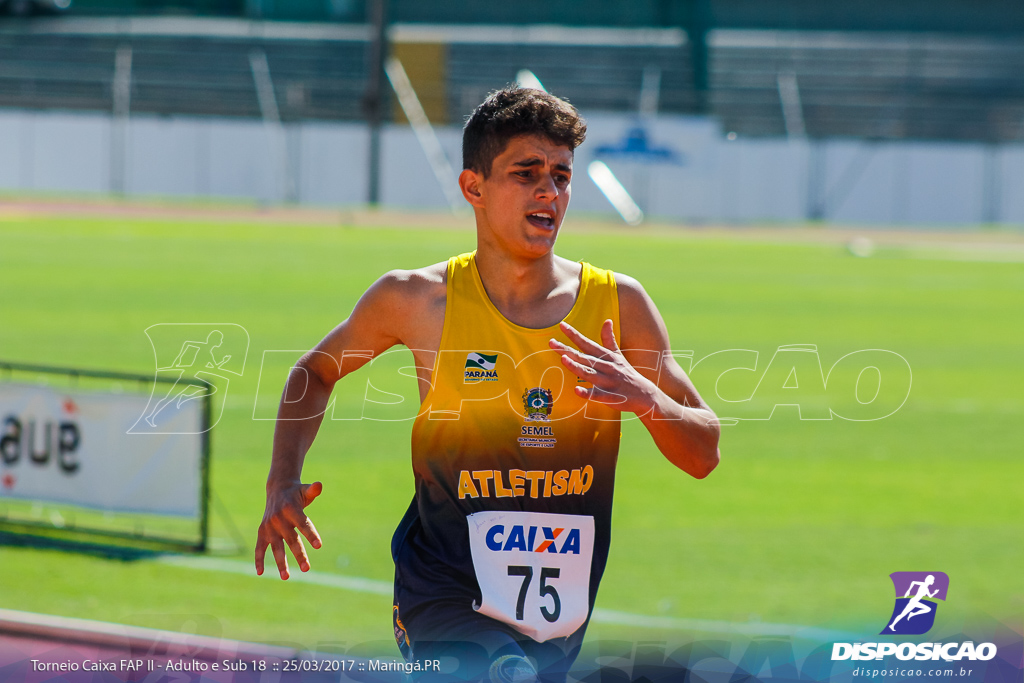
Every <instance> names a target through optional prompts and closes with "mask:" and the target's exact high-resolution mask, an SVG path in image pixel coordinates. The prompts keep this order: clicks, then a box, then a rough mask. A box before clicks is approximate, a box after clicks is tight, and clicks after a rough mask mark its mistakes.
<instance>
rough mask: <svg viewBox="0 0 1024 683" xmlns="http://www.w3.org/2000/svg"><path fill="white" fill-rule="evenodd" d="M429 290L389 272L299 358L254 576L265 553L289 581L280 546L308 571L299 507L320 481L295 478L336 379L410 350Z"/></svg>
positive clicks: (284, 407) (312, 537) (305, 526)
mask: <svg viewBox="0 0 1024 683" xmlns="http://www.w3.org/2000/svg"><path fill="white" fill-rule="evenodd" d="M425 270H426V269H425ZM428 279H429V278H428ZM430 284H431V283H430V282H428V281H426V280H425V279H424V275H423V273H422V272H421V271H412V272H409V271H393V272H391V273H388V274H386V275H384V276H383V277H382V278H380V279H379V280H377V282H375V283H374V284H373V285H372V286H371V287H370V288H369V289H368V290H366V292H365V293H364V294H363V296H362V297H361V298H360V299H359V302H358V303H357V304H356V306H355V308H354V309H353V310H352V314H351V315H350V316H349V317H348V319H347V320H345V321H344V322H342V323H341V324H340V325H338V326H337V327H335V328H334V329H333V330H331V332H330V333H329V334H328V335H327V336H326V337H324V338H323V340H322V341H321V342H320V343H319V344H317V345H316V347H315V348H313V350H311V351H309V352H308V353H306V354H305V355H303V356H302V358H301V359H300V360H299V361H298V363H296V365H295V368H294V369H293V370H292V372H291V374H289V376H288V380H287V382H286V383H285V388H284V393H283V396H282V398H281V405H280V407H279V408H278V413H277V423H276V425H275V429H274V441H273V455H272V456H271V462H270V474H269V476H268V477H267V504H266V509H265V511H264V513H263V521H262V523H261V524H260V528H259V533H258V535H257V540H256V573H257V574H262V573H263V567H264V558H265V556H266V551H267V548H268V547H269V548H270V549H271V551H272V552H273V554H274V560H275V561H276V563H277V567H278V570H279V571H280V574H281V578H282V579H287V578H288V576H289V573H288V561H287V558H286V554H285V549H284V546H285V544H287V545H288V547H289V548H291V551H292V554H293V555H294V556H295V559H296V560H297V561H298V563H299V568H300V569H301V570H302V571H308V570H309V559H308V557H307V555H306V550H305V547H304V545H303V543H302V539H301V538H300V537H299V534H298V532H301V533H302V535H303V536H305V537H306V538H307V539H308V540H309V542H310V544H312V546H313V547H314V548H319V547H320V545H321V540H320V536H319V534H318V533H317V531H316V528H315V527H314V526H313V523H312V522H311V521H310V519H309V517H307V516H306V514H305V513H304V512H303V508H305V507H306V506H307V505H309V504H310V503H312V502H313V500H314V499H315V498H316V497H317V496H318V495H319V494H320V491H321V490H322V486H321V484H320V482H314V483H313V484H303V483H302V482H301V479H300V475H301V472H302V463H303V461H304V459H305V457H306V452H307V451H309V448H310V446H312V444H313V440H314V438H315V437H316V434H317V431H318V430H319V428H320V424H321V422H322V421H323V415H324V412H325V411H326V409H327V404H328V401H329V400H330V396H331V391H332V390H333V388H334V385H335V383H337V381H338V380H340V379H341V378H342V377H344V376H345V375H347V374H348V373H350V372H353V371H354V370H357V369H359V368H360V367H362V366H363V365H365V364H366V363H368V362H369V361H370V360H371V359H372V358H373V357H375V356H376V355H378V354H380V353H383V352H384V351H386V350H387V349H389V348H391V347H392V346H394V345H396V344H399V343H409V341H408V336H409V335H408V328H409V327H410V326H415V325H416V324H417V323H419V324H420V327H421V328H422V327H424V325H423V321H422V320H418V316H419V315H422V314H423V313H424V310H425V307H424V301H423V299H426V298H427V297H428V296H429V294H430V292H429V285H430ZM442 289H443V285H442ZM426 327H427V328H429V325H426ZM296 529H297V530H298V532H297V531H296Z"/></svg>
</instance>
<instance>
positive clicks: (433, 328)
mask: <svg viewBox="0 0 1024 683" xmlns="http://www.w3.org/2000/svg"><path fill="white" fill-rule="evenodd" d="M447 273H448V263H447V261H444V262H441V263H435V264H433V265H430V266H426V267H423V268H416V269H414V270H391V271H388V272H387V273H385V274H384V275H382V276H381V277H380V278H379V279H378V280H377V281H376V282H375V283H373V285H372V286H371V287H370V289H368V290H367V292H366V294H365V295H364V298H367V299H368V300H369V301H368V303H370V305H371V307H372V308H373V309H374V314H375V315H377V316H382V317H385V318H386V323H385V324H387V326H388V327H389V328H390V330H392V331H393V337H394V339H395V340H396V341H397V342H399V343H402V344H405V345H406V346H409V347H410V348H433V347H435V346H436V345H437V344H439V343H440V330H441V328H442V327H443V326H444V309H445V303H446V301H445V298H446V289H445V285H446V279H447ZM435 338H436V340H437V341H434V340H435Z"/></svg>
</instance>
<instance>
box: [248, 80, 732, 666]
mask: <svg viewBox="0 0 1024 683" xmlns="http://www.w3.org/2000/svg"><path fill="white" fill-rule="evenodd" d="M585 135H586V125H585V123H584V122H583V120H582V119H581V118H580V117H579V115H578V114H577V112H576V110H575V108H573V107H572V106H571V105H569V104H568V103H567V102H565V101H563V100H560V99H558V98H556V97H553V96H551V95H549V94H547V93H545V92H542V91H539V90H531V89H521V88H507V89H505V90H501V91H498V92H496V93H494V94H492V95H491V96H490V97H488V98H487V100H486V101H485V102H484V103H483V104H481V105H480V106H479V107H478V108H477V110H476V111H475V112H474V113H473V115H472V117H471V118H470V119H469V121H468V122H467V124H466V127H465V130H464V136H463V167H464V169H465V170H463V171H462V174H461V175H460V176H459V185H460V187H461V188H462V193H463V195H464V196H465V198H466V201H468V202H469V203H470V205H472V207H473V211H474V214H475V216H476V226H477V250H476V251H475V252H473V253H469V254H463V255H461V256H456V257H453V258H451V259H449V260H448V261H447V262H445V263H438V264H435V265H432V266H427V267H425V268H420V269H418V270H412V271H392V272H390V273H387V274H386V275H384V276H383V277H382V278H381V279H379V280H378V281H377V282H375V283H374V284H373V286H371V287H370V288H369V289H368V290H367V291H366V293H365V294H364V295H363V296H362V298H361V299H360V300H359V302H358V303H357V304H356V306H355V308H354V309H353V311H352V314H351V315H350V316H349V318H348V319H347V320H345V321H344V322H342V323H341V324H340V325H338V327H336V328H335V329H334V330H332V331H331V332H330V333H329V334H328V335H327V336H326V337H325V338H324V339H323V341H321V342H320V344H318V345H317V347H316V348H315V349H314V350H313V351H311V352H310V353H308V354H306V355H305V356H304V357H303V358H302V360H301V361H299V367H300V368H302V369H304V370H305V373H304V375H305V376H304V377H303V376H302V374H301V373H300V374H299V375H298V377H299V379H298V380H297V381H295V382H292V381H291V379H289V381H288V383H287V386H286V387H285V392H284V394H285V395H284V397H283V400H282V403H281V407H280V410H279V418H281V419H280V420H279V421H278V423H277V429H276V431H275V434H274V444H273V458H272V462H271V467H270V476H269V478H268V480H267V505H266V512H265V513H264V517H263V522H262V524H261V525H260V529H259V536H258V540H257V543H256V569H257V573H260V574H262V572H263V565H264V557H265V554H266V550H267V547H268V546H269V547H270V548H271V550H272V551H273V554H274V559H275V560H276V562H277V566H278V569H279V571H280V573H281V578H283V579H287V578H288V565H287V559H286V556H285V544H287V545H288V547H290V548H291V550H292V553H293V554H294V555H295V558H296V560H297V561H298V563H299V568H300V569H301V570H302V571H307V570H308V569H309V560H308V558H307V555H306V550H305V548H304V546H303V543H302V540H301V537H300V536H299V535H298V533H297V531H296V530H298V532H301V534H302V535H303V536H305V537H306V538H307V539H308V540H309V542H310V543H311V544H312V545H313V547H314V548H319V547H320V545H321V540H320V537H319V535H318V533H317V531H316V529H315V528H314V526H313V523H312V522H311V521H310V520H309V518H308V517H307V516H306V515H305V514H304V512H303V508H305V507H306V506H307V505H309V504H310V503H311V502H312V501H313V499H314V498H316V497H317V496H318V495H319V494H320V492H321V490H322V486H321V484H320V483H319V482H315V483H313V484H302V483H301V480H300V472H301V468H302V461H303V458H304V456H305V454H306V451H307V450H308V449H309V447H310V445H311V444H312V441H313V438H314V437H315V435H316V432H317V429H318V427H319V424H320V420H321V416H322V414H323V412H324V410H325V408H326V406H327V402H328V398H329V396H330V393H331V389H332V387H333V386H334V384H335V382H337V381H338V380H339V379H341V378H342V377H343V376H345V375H346V374H348V373H349V372H352V371H353V370H356V369H357V368H359V367H360V366H362V365H364V364H365V363H366V362H368V360H369V356H368V355H358V356H353V355H351V352H353V351H370V352H371V353H372V355H373V356H376V355H377V354H380V353H382V352H384V351H386V350H387V349H389V348H391V347H392V346H395V345H396V344H404V345H405V346H407V347H409V349H411V350H412V352H413V356H414V358H415V361H416V366H417V373H418V378H419V385H420V398H421V400H422V407H421V412H420V414H419V416H418V417H417V418H416V421H415V423H414V424H413V429H412V461H413V471H414V475H415V497H414V498H413V501H412V503H411V505H410V506H409V510H408V512H407V513H406V515H405V518H404V519H403V520H402V522H401V523H400V524H399V526H398V529H397V531H396V532H395V535H394V539H393V541H392V554H393V556H394V559H395V604H394V609H393V620H394V625H395V635H396V639H397V640H398V643H399V647H400V648H401V649H402V651H403V654H404V655H405V656H406V657H407V658H410V659H412V660H425V659H435V658H438V657H440V656H449V657H454V659H455V660H456V661H458V662H459V667H460V668H459V670H458V671H457V672H455V674H454V676H455V678H453V679H452V680H488V679H490V680H536V679H537V677H539V679H540V680H544V681H547V680H564V678H565V673H566V671H567V670H568V667H569V666H570V665H571V664H572V661H573V660H574V659H575V657H576V654H577V652H578V650H579V646H580V644H581V642H582V639H583V633H584V630H585V628H586V624H587V621H588V619H589V617H590V612H591V609H592V608H593V605H594V599H595V597H596V594H597V588H598V583H599V582H600V580H601V575H602V573H603V571H604V567H605V563H606V560H607V557H608V548H609V543H610V523H611V506H612V486H613V479H614V469H615V462H616V458H617V454H618V445H619V435H620V432H619V430H620V426H619V415H620V413H621V412H622V411H625V412H630V413H635V414H636V415H637V416H639V418H640V420H641V421H642V423H643V424H644V426H646V427H647V429H648V430H649V431H650V433H651V436H652V437H653V438H654V441H655V443H656V444H657V446H658V448H659V449H660V450H661V452H662V453H663V454H664V455H665V457H667V458H668V459H669V461H671V462H672V463H673V464H674V465H676V466H677V467H679V468H680V469H682V470H684V471H685V472H687V473H689V474H691V475H692V476H694V477H697V478H703V477H705V476H707V475H708V474H709V473H710V472H711V470H713V469H714V468H715V466H716V465H717V464H718V459H719V453H718V436H719V426H718V422H717V420H716V418H715V416H714V414H713V413H712V412H711V410H710V409H709V408H708V407H707V405H706V404H705V403H704V402H703V400H701V398H700V396H699V395H698V394H697V391H696V390H695V389H694V387H693V385H692V384H691V383H690V381H689V379H688V378H687V377H686V374H685V373H684V372H683V370H682V369H681V368H680V367H679V366H678V364H677V363H676V362H675V361H674V360H673V358H672V356H671V355H670V354H666V353H665V352H666V351H668V350H669V340H668V334H667V332H666V329H665V324H664V322H663V321H662V318H661V315H660V314H659V313H658V310H657V308H656V307H655V305H654V303H653V302H652V301H651V299H650V298H649V297H648V296H647V294H646V292H645V291H644V290H643V288H642V287H641V286H640V284H639V283H637V281H636V280H634V279H632V278H630V277H627V276H625V275H620V274H613V273H611V272H609V271H606V270H601V269H599V268H595V267H593V266H591V265H590V264H587V263H576V262H572V261H569V260H567V259H564V258H561V257H558V256H555V254H554V253H553V251H552V249H553V247H554V244H555V238H556V237H557V236H558V230H559V227H560V226H561V224H562V219H563V218H564V216H565V211H566V208H567V206H568V204H569V194H570V188H571V179H572V171H573V168H572V165H573V150H575V148H576V147H577V146H578V145H579V144H580V143H582V142H583V139H584V137H585ZM345 351H349V352H350V353H349V354H345ZM293 376H296V375H293ZM307 378H308V380H307ZM302 418H307V419H302Z"/></svg>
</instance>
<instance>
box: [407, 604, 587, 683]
mask: <svg viewBox="0 0 1024 683" xmlns="http://www.w3.org/2000/svg"><path fill="white" fill-rule="evenodd" d="M393 616H394V625H395V636H396V640H398V646H399V649H400V650H401V651H402V656H404V657H405V659H406V661H408V662H417V661H419V662H424V661H427V660H442V663H441V672H440V673H438V672H435V671H422V672H419V673H416V674H413V679H414V680H416V681H422V682H424V683H427V682H428V681H429V683H435V682H436V683H442V682H444V683H449V682H450V683H462V682H463V681H488V682H489V681H495V682H496V683H505V681H506V680H507V681H528V680H531V677H530V676H529V672H530V669H532V671H533V672H535V676H536V678H535V680H537V681H540V682H542V683H564V681H565V678H566V674H567V673H568V671H569V668H570V667H571V666H572V663H573V661H575V659H576V656H577V655H578V654H579V650H580V645H581V644H582V643H583V634H584V631H586V624H584V625H583V626H581V627H580V629H579V630H578V631H576V632H575V633H573V634H572V635H571V636H569V637H567V638H553V639H551V640H548V641H545V642H543V643H538V642H537V641H535V640H533V639H532V638H530V637H528V636H525V635H523V634H522V633H519V632H518V631H516V630H515V629H514V628H512V627H511V626H509V625H508V624H504V623H502V622H500V621H496V620H494V619H491V618H490V617H486V616H484V615H482V614H480V613H479V612H477V611H476V610H474V609H473V608H472V607H471V606H470V605H469V604H467V602H465V601H458V602H455V601H452V600H437V601H432V602H426V603H423V604H421V605H417V607H416V609H415V610H413V611H412V612H410V613H409V614H405V613H400V608H399V607H396V608H395V609H394V610H393Z"/></svg>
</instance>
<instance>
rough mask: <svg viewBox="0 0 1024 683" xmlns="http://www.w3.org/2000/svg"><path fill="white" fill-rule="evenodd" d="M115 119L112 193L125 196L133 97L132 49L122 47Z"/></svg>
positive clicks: (117, 65)
mask: <svg viewBox="0 0 1024 683" xmlns="http://www.w3.org/2000/svg"><path fill="white" fill-rule="evenodd" d="M113 96H114V97H113V99H114V112H113V113H114V119H113V124H114V125H113V130H112V131H111V136H110V191H111V192H113V193H114V194H118V195H123V194H124V191H125V176H126V175H127V174H126V167H127V166H128V159H127V157H128V113H129V111H130V110H131V97H132V47H131V45H121V46H120V47H118V48H117V55H116V56H115V58H114V84H113Z"/></svg>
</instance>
